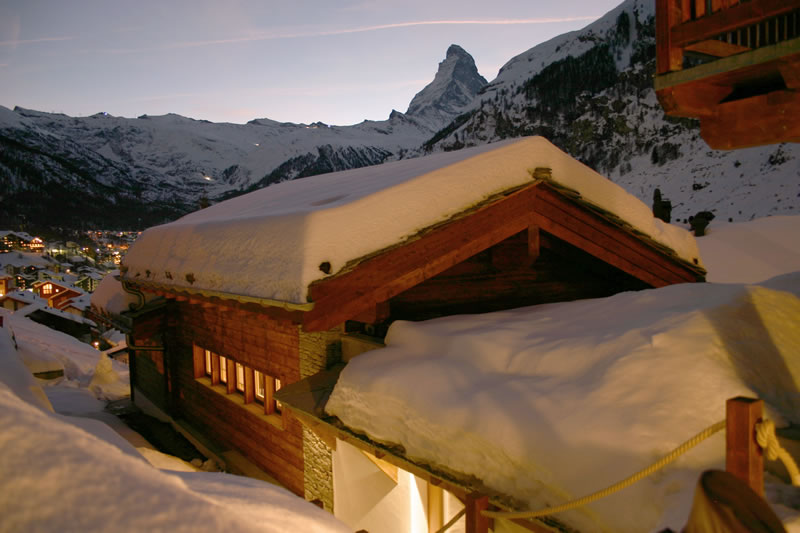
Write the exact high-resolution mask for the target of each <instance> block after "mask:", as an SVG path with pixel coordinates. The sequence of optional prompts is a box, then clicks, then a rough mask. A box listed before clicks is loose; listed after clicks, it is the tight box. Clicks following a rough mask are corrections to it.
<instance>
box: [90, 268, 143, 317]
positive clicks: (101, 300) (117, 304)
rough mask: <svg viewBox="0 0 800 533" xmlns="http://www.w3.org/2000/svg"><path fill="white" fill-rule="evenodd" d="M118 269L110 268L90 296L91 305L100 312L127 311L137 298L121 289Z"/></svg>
mask: <svg viewBox="0 0 800 533" xmlns="http://www.w3.org/2000/svg"><path fill="white" fill-rule="evenodd" d="M118 275H119V270H112V271H111V272H109V273H108V275H107V276H106V277H104V278H103V279H102V281H100V283H99V284H98V285H97V288H96V289H95V290H94V292H93V293H92V296H91V306H92V307H93V308H95V309H97V310H99V311H100V312H102V313H106V314H110V315H119V314H120V313H122V312H123V311H128V310H129V309H130V305H131V304H136V303H138V302H139V299H138V298H137V297H136V296H134V295H132V294H130V293H127V292H125V291H124V290H123V288H122V283H120V282H119V280H118V279H117V276H118ZM145 298H147V295H145Z"/></svg>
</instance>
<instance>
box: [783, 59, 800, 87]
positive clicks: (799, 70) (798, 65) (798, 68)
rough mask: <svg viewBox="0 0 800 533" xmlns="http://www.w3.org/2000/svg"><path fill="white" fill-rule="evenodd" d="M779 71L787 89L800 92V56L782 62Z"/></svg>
mask: <svg viewBox="0 0 800 533" xmlns="http://www.w3.org/2000/svg"><path fill="white" fill-rule="evenodd" d="M778 71H779V72H780V73H781V77H782V78H783V83H785V84H786V88H787V89H795V90H800V54H798V55H796V56H792V57H788V58H786V59H784V60H783V61H780V62H779V63H778Z"/></svg>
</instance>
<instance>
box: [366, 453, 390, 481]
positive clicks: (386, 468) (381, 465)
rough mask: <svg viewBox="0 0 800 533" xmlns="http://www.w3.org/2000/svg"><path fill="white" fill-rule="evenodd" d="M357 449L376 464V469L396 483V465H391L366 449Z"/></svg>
mask: <svg viewBox="0 0 800 533" xmlns="http://www.w3.org/2000/svg"><path fill="white" fill-rule="evenodd" d="M359 451H360V452H361V453H362V454H364V457H366V458H367V459H369V460H370V461H371V462H372V464H374V465H375V466H377V467H378V469H379V470H380V471H381V472H383V473H384V474H386V477H388V478H389V479H391V480H392V481H394V484H395V485H397V466H396V465H393V464H392V463H389V462H387V461H384V460H383V459H379V458H378V457H376V456H375V455H373V454H371V453H369V452H368V451H365V450H359Z"/></svg>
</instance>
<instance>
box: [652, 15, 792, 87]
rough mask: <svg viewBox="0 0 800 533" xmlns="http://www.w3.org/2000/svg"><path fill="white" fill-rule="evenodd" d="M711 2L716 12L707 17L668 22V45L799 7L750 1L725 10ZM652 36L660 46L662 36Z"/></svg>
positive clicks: (691, 39)
mask: <svg viewBox="0 0 800 533" xmlns="http://www.w3.org/2000/svg"><path fill="white" fill-rule="evenodd" d="M713 2H715V4H712V5H715V6H716V7H717V9H718V11H717V10H715V12H714V13H711V14H710V15H708V16H704V17H701V18H698V19H696V20H692V21H688V22H685V23H683V24H672V25H670V37H669V41H668V42H669V43H670V45H671V46H678V47H682V46H686V45H687V44H691V43H695V42H698V41H704V40H706V39H710V38H712V37H714V36H716V35H719V34H721V33H726V32H729V31H733V30H736V29H739V28H742V27H744V26H749V25H751V24H755V23H757V22H761V21H762V20H765V19H768V18H771V17H777V16H778V15H783V14H785V13H789V12H791V11H794V10H795V9H800V0H752V1H750V2H745V3H742V4H739V5H736V6H733V7H729V8H727V9H719V8H720V7H721V3H720V0H713ZM676 20H677V19H676ZM656 24H658V12H657V13H656ZM656 38H657V39H658V43H659V45H660V44H661V39H662V36H661V35H660V34H658V35H657V37H656ZM660 73H661V72H660V71H659V74H660Z"/></svg>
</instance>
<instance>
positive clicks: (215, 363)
mask: <svg viewBox="0 0 800 533" xmlns="http://www.w3.org/2000/svg"><path fill="white" fill-rule="evenodd" d="M218 383H219V355H217V354H215V353H213V352H212V354H211V384H212V385H216V384H218Z"/></svg>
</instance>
